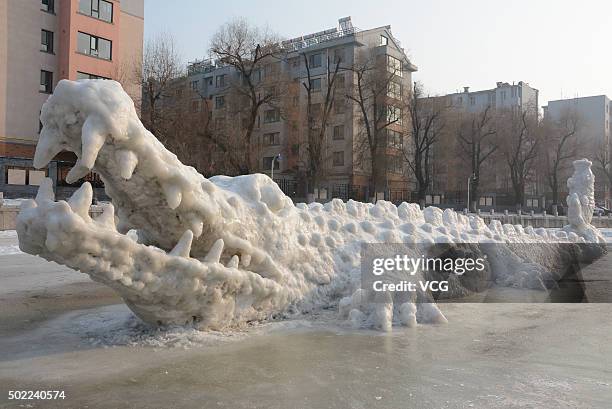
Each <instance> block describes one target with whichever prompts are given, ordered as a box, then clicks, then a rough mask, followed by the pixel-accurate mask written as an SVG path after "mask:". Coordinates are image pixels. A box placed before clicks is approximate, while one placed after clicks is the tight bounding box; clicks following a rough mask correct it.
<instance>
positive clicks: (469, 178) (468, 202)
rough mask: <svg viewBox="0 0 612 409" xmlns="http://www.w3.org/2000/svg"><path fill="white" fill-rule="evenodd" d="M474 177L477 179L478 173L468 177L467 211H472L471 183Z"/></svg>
mask: <svg viewBox="0 0 612 409" xmlns="http://www.w3.org/2000/svg"><path fill="white" fill-rule="evenodd" d="M472 179H476V175H475V174H474V173H472V174H471V175H470V176H468V179H467V211H468V213H469V212H470V184H471V182H472Z"/></svg>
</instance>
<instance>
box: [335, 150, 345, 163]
mask: <svg viewBox="0 0 612 409" xmlns="http://www.w3.org/2000/svg"><path fill="white" fill-rule="evenodd" d="M332 157H333V164H334V166H344V151H339V152H334V153H333V156H332Z"/></svg>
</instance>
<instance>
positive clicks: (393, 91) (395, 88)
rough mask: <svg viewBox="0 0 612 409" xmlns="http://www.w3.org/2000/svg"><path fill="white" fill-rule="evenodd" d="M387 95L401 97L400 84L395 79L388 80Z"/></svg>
mask: <svg viewBox="0 0 612 409" xmlns="http://www.w3.org/2000/svg"><path fill="white" fill-rule="evenodd" d="M387 96H388V97H389V98H395V99H402V84H401V83H399V82H396V81H389V85H388V86H387Z"/></svg>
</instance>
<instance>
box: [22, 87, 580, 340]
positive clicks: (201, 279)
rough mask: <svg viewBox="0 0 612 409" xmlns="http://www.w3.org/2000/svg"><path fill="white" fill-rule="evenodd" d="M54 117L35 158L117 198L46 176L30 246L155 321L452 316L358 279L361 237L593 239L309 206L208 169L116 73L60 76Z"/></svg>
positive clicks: (371, 322)
mask: <svg viewBox="0 0 612 409" xmlns="http://www.w3.org/2000/svg"><path fill="white" fill-rule="evenodd" d="M41 122H42V124H43V128H42V131H41V135H40V140H39V142H38V146H37V148H36V154H35V158H34V165H35V166H36V167H38V168H41V167H45V166H46V165H47V164H48V163H49V161H50V160H51V159H52V158H53V157H54V156H55V155H56V154H57V153H59V152H60V151H62V150H68V151H72V152H74V153H75V154H76V156H77V158H78V160H77V162H76V164H75V166H74V167H73V168H72V169H71V171H70V172H69V174H68V177H67V181H68V182H75V181H77V180H79V179H81V178H82V177H83V176H85V175H86V174H87V173H88V172H90V171H92V170H94V171H95V172H97V173H98V174H99V175H100V177H101V179H102V180H103V182H104V186H105V191H106V193H107V195H108V196H109V197H110V198H111V199H112V205H111V204H109V205H107V206H106V208H105V210H104V213H103V214H102V215H101V216H99V217H97V218H96V219H95V220H94V219H92V218H91V217H90V214H89V208H90V204H91V200H92V188H91V186H90V185H89V183H84V184H83V185H82V186H81V188H80V189H79V190H77V191H76V192H75V193H74V194H73V196H72V197H71V198H70V200H68V201H67V202H65V201H55V200H54V194H53V189H52V184H51V180H50V179H46V180H45V181H44V182H43V183H42V185H41V186H40V189H39V192H38V195H37V197H36V199H35V200H31V201H27V202H25V203H24V205H23V207H22V210H21V212H20V215H19V217H18V225H17V230H18V234H19V243H20V247H21V248H22V250H24V251H26V252H28V253H31V254H37V255H40V256H42V257H44V258H46V259H48V260H53V261H56V262H58V263H61V264H65V265H67V266H69V267H71V268H74V269H76V270H79V271H81V272H84V273H87V274H89V275H90V276H91V278H92V279H93V280H96V281H99V282H102V283H104V284H106V285H108V286H110V287H112V288H113V289H115V290H116V291H117V292H118V293H119V294H120V295H121V297H122V298H123V299H124V300H125V302H126V303H127V305H128V306H129V307H130V308H131V309H132V310H133V311H134V312H135V313H136V314H137V315H138V316H139V317H141V318H142V319H143V320H145V321H147V322H150V323H158V324H168V323H175V324H176V323H178V324H184V323H194V322H195V323H196V324H197V325H199V326H200V327H202V328H221V327H225V326H232V325H240V324H241V323H244V322H247V321H250V320H262V319H266V318H269V317H271V316H275V315H281V314H283V313H286V312H291V311H304V310H312V309H317V308H324V307H329V306H339V308H340V312H341V315H342V316H343V317H350V319H351V320H352V321H353V323H354V324H355V325H358V326H370V327H378V328H381V329H384V330H389V329H390V328H391V325H392V324H393V323H398V324H404V325H414V324H416V322H417V321H418V322H445V321H446V319H445V318H444V316H443V315H442V313H441V312H440V311H439V309H438V308H437V306H436V305H435V304H433V303H430V302H423V303H417V298H418V296H417V294H414V295H412V296H410V297H407V298H406V297H403V298H402V299H399V298H398V299H389V300H388V302H386V303H373V302H371V299H370V296H369V294H368V293H367V292H366V291H364V290H361V289H359V281H360V280H359V278H360V276H359V273H360V248H361V243H414V244H415V246H420V248H423V247H426V246H429V245H431V244H433V243H436V242H444V243H454V242H468V243H476V242H480V241H493V242H495V241H497V242H507V241H509V240H510V241H516V242H533V243H535V242H549V241H557V240H565V241H568V240H569V241H576V242H577V241H584V239H583V238H582V237H580V236H578V235H577V234H575V233H573V232H569V235H568V234H566V233H564V235H563V236H562V237H561V236H549V235H548V233H547V232H542V231H540V232H537V233H536V232H534V231H533V229H531V230H529V229H528V230H526V231H523V230H522V229H514V228H512V229H504V228H499V226H497V225H495V226H491V227H488V226H486V225H485V224H484V223H483V221H482V219H480V218H477V217H466V216H464V215H461V214H457V213H455V212H454V211H452V210H445V211H442V210H440V209H437V208H434V207H429V208H427V209H425V210H423V211H422V210H421V209H420V208H419V207H418V205H414V204H407V203H402V204H401V205H400V206H397V207H396V206H394V205H393V204H391V203H389V202H385V201H379V202H378V203H377V204H376V205H374V204H366V203H360V202H355V201H351V200H349V201H348V202H346V203H344V202H343V201H341V200H339V199H334V200H332V201H330V202H328V203H326V204H324V205H322V204H319V203H313V204H310V205H305V204H298V205H297V206H296V205H294V204H293V202H292V201H291V199H290V198H288V197H287V196H285V195H284V194H283V192H282V191H281V190H280V189H279V187H278V186H277V185H276V184H275V183H274V182H273V181H272V180H271V179H270V178H269V177H267V176H265V175H261V174H254V175H246V176H238V177H226V176H216V177H212V178H210V179H206V178H205V177H203V176H202V175H200V174H199V173H198V172H197V171H196V170H195V169H194V168H192V167H188V166H185V165H183V164H182V163H181V162H180V161H179V160H178V158H177V157H176V155H174V154H172V153H171V152H169V151H168V150H166V149H165V148H164V146H163V145H162V143H160V142H159V141H158V140H157V139H156V138H155V136H154V135H153V134H151V133H150V132H149V131H147V130H146V129H145V128H144V126H143V125H142V123H141V122H140V120H139V119H138V116H137V114H136V111H135V109H134V104H133V102H132V100H131V99H130V98H129V96H128V95H127V94H126V93H125V92H124V91H123V89H122V88H121V86H120V85H119V83H117V82H115V81H110V80H82V81H77V82H73V81H67V80H62V81H60V82H59V83H58V85H57V87H56V89H55V91H54V93H53V95H51V96H50V97H49V99H48V100H47V102H46V103H45V104H44V106H43V109H42V113H41ZM510 230H512V231H510Z"/></svg>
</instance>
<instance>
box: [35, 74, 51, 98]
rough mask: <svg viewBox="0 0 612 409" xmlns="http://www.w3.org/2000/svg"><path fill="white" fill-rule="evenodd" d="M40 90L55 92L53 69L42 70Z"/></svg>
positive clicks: (48, 92)
mask: <svg viewBox="0 0 612 409" xmlns="http://www.w3.org/2000/svg"><path fill="white" fill-rule="evenodd" d="M38 90H39V91H40V92H44V93H46V94H50V93H51V92H53V73H52V72H51V71H45V70H40V88H39V89H38Z"/></svg>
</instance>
